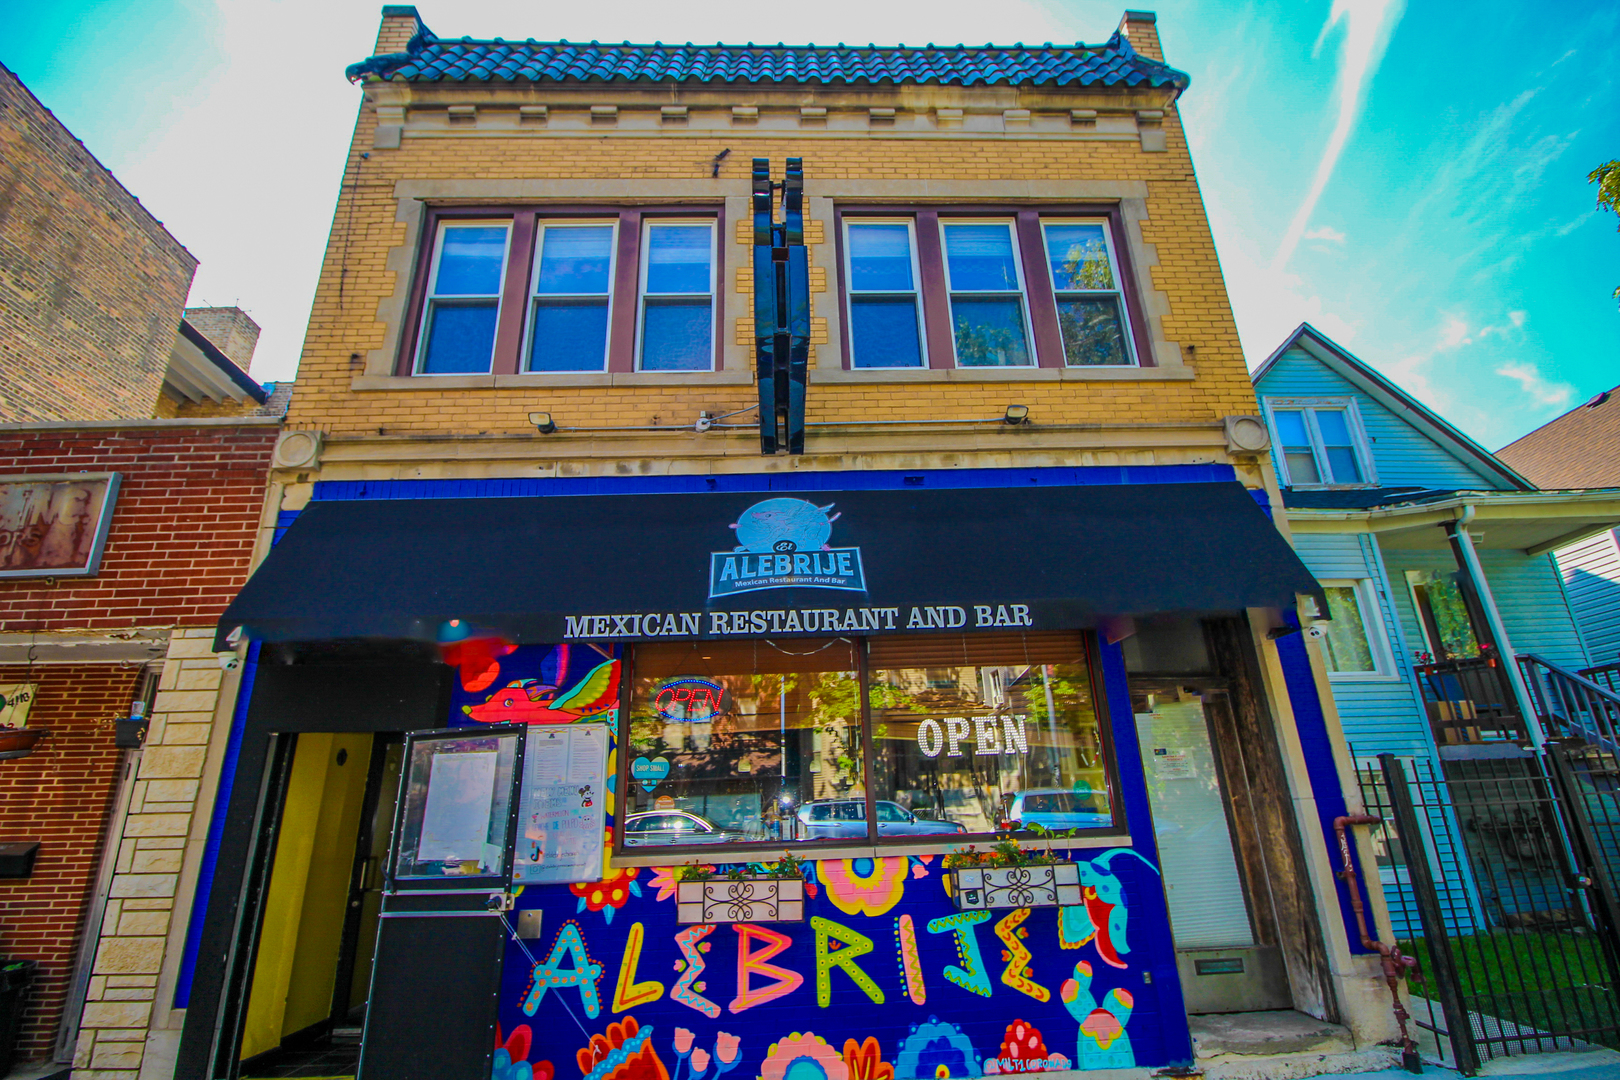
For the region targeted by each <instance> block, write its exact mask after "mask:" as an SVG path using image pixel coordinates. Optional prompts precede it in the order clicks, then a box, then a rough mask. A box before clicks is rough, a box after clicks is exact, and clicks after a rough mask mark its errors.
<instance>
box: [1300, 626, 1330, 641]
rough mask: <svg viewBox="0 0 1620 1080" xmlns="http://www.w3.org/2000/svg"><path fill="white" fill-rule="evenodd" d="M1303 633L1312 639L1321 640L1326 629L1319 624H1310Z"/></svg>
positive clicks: (1325, 634)
mask: <svg viewBox="0 0 1620 1080" xmlns="http://www.w3.org/2000/svg"><path fill="white" fill-rule="evenodd" d="M1305 632H1306V633H1307V634H1309V635H1310V636H1311V637H1313V638H1323V637H1326V636H1327V627H1325V626H1323V625H1322V624H1321V623H1312V624H1311V625H1310V626H1309V627H1307V628H1306V630H1305Z"/></svg>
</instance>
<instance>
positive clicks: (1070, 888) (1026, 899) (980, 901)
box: [951, 862, 1082, 911]
mask: <svg viewBox="0 0 1620 1080" xmlns="http://www.w3.org/2000/svg"><path fill="white" fill-rule="evenodd" d="M951 878H952V880H953V883H954V885H955V887H956V888H955V891H954V898H955V900H956V907H957V910H959V911H984V910H987V909H989V908H1021V907H1059V906H1067V905H1069V904H1078V903H1080V902H1081V899H1082V897H1081V892H1080V868H1079V867H1078V866H1077V865H1076V864H1074V863H1072V862H1060V863H1049V864H1046V865H1041V866H995V867H990V866H976V867H973V868H971V869H964V870H952V871H951Z"/></svg>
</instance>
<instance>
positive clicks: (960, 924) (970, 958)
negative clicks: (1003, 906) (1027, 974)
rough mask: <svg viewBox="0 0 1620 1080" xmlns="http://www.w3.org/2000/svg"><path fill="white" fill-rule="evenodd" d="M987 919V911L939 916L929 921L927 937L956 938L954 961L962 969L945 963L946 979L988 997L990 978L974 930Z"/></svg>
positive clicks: (960, 912)
mask: <svg viewBox="0 0 1620 1080" xmlns="http://www.w3.org/2000/svg"><path fill="white" fill-rule="evenodd" d="M989 920H990V913H989V912H988V911H959V912H957V913H956V914H955V915H941V916H940V917H939V918H937V919H929V920H928V932H929V933H930V934H947V933H949V934H955V935H956V958H957V959H958V960H959V961H961V965H962V966H961V967H958V966H956V965H955V964H946V965H945V977H946V978H947V979H949V980H950V981H951V982H953V983H955V984H956V985H957V986H960V987H961V988H962V989H964V990H970V991H972V992H973V993H975V994H978V995H979V996H981V997H989V996H990V976H989V973H987V972H986V971H985V970H984V960H983V959H981V958H980V956H979V939H978V937H977V935H976V934H975V933H974V930H973V928H974V927H975V926H977V925H979V924H980V923H982V922H988V921H989Z"/></svg>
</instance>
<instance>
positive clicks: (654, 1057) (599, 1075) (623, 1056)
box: [574, 1016, 669, 1080]
mask: <svg viewBox="0 0 1620 1080" xmlns="http://www.w3.org/2000/svg"><path fill="white" fill-rule="evenodd" d="M652 1033H653V1029H652V1025H651V1024H648V1025H647V1026H646V1027H642V1026H641V1025H640V1024H638V1023H636V1018H635V1017H633V1016H626V1017H625V1018H624V1019H622V1020H620V1021H618V1022H616V1023H612V1024H609V1025H608V1027H607V1032H606V1034H603V1035H592V1036H591V1042H590V1045H589V1046H586V1047H583V1048H582V1049H580V1050H577V1051H575V1053H574V1061H575V1062H576V1063H577V1064H578V1065H579V1071H580V1072H581V1073H583V1074H584V1080H669V1070H668V1069H666V1068H664V1062H663V1060H662V1059H660V1058H659V1056H658V1051H657V1050H655V1049H653V1042H652Z"/></svg>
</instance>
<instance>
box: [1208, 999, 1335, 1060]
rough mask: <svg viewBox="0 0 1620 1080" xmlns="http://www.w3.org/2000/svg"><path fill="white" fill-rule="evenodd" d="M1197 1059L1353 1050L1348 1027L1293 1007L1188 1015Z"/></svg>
mask: <svg viewBox="0 0 1620 1080" xmlns="http://www.w3.org/2000/svg"><path fill="white" fill-rule="evenodd" d="M1188 1019H1189V1022H1190V1025H1191V1027H1192V1035H1193V1050H1194V1052H1195V1053H1196V1054H1197V1056H1198V1058H1199V1059H1200V1060H1202V1059H1204V1058H1210V1057H1216V1056H1220V1055H1224V1054H1236V1055H1243V1056H1262V1055H1263V1056H1267V1057H1270V1056H1274V1055H1277V1054H1338V1053H1344V1052H1346V1051H1350V1050H1354V1049H1355V1041H1354V1040H1353V1039H1352V1038H1351V1037H1350V1032H1349V1030H1348V1029H1346V1028H1344V1027H1342V1026H1340V1025H1338V1024H1330V1023H1328V1022H1327V1021H1325V1020H1318V1019H1316V1018H1315V1017H1311V1016H1306V1015H1305V1014H1304V1013H1301V1012H1295V1011H1294V1010H1292V1009H1278V1010H1275V1011H1271V1012H1250V1013H1219V1014H1214V1015H1205V1016H1193V1017H1189V1018H1188Z"/></svg>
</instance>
